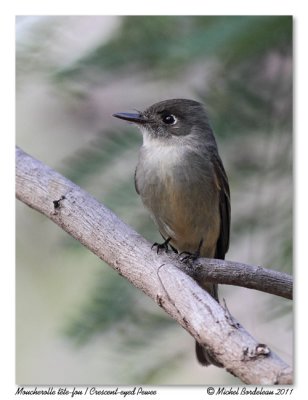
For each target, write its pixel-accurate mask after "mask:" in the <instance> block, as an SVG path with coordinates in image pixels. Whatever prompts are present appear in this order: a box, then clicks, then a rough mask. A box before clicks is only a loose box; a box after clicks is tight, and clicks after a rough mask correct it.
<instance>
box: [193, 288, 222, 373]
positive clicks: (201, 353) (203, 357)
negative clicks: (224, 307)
mask: <svg viewBox="0 0 308 400" xmlns="http://www.w3.org/2000/svg"><path fill="white" fill-rule="evenodd" d="M202 287H203V288H204V289H205V290H206V291H207V292H209V294H210V295H211V296H212V297H214V299H215V300H216V301H217V302H219V299H218V285H217V284H216V283H208V284H206V285H204V286H203V285H202ZM196 356H197V360H198V361H199V363H200V364H201V365H204V366H206V367H208V366H209V365H211V364H213V365H215V366H216V367H222V366H223V365H222V364H221V363H220V362H219V361H217V360H216V358H215V356H214V355H213V354H212V353H211V351H210V350H208V349H206V348H205V347H204V346H202V345H201V344H200V343H198V342H197V341H196Z"/></svg>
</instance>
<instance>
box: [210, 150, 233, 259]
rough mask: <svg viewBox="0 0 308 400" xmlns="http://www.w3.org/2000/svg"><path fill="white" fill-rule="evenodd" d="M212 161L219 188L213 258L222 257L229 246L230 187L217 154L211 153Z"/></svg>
mask: <svg viewBox="0 0 308 400" xmlns="http://www.w3.org/2000/svg"><path fill="white" fill-rule="evenodd" d="M212 163H213V166H214V172H215V175H216V178H217V185H218V188H219V213H220V233H219V237H218V240H217V245H216V253H215V258H219V259H222V260H223V259H224V258H225V254H226V252H227V251H228V248H229V239H230V221H231V205H230V189H229V183H228V177H227V174H226V172H225V169H224V167H223V164H222V161H221V159H220V157H219V155H218V154H215V155H213V158H212Z"/></svg>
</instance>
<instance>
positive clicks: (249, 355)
mask: <svg viewBox="0 0 308 400" xmlns="http://www.w3.org/2000/svg"><path fill="white" fill-rule="evenodd" d="M16 197H17V198H18V199H19V200H21V201H22V202H24V203H25V204H27V205H28V206H29V207H31V208H33V209H35V210H37V211H39V212H41V213H42V214H44V215H45V216H47V217H48V218H49V219H51V220H52V221H53V222H55V223H56V224H57V225H59V226H60V227H61V228H62V229H63V230H65V231H66V232H67V233H69V234H70V235H71V236H73V237H74V238H75V239H77V240H78V241H79V242H80V243H82V244H83V245H84V246H85V247H87V248H88V249H89V250H91V251H92V252H93V253H94V254H96V255H97V256H98V257H99V258H101V259H102V260H104V261H105V262H107V263H108V264H109V265H110V266H111V267H113V268H114V269H116V270H117V271H118V272H119V274H120V275H123V276H124V277H126V278H127V279H128V280H129V281H130V282H131V283H132V284H133V285H134V286H136V287H137V288H139V289H141V290H142V291H143V292H144V293H146V294H147V295H148V296H150V297H151V298H152V299H153V300H154V301H156V302H157V303H158V305H159V306H160V307H162V308H163V309H164V310H165V311H166V312H167V313H168V314H169V315H170V316H171V317H172V318H173V319H175V320H176V321H177V322H178V323H179V324H180V325H181V326H182V327H183V328H184V329H186V330H187V331H188V332H189V333H190V334H191V335H192V336H193V337H194V338H195V339H196V340H197V341H198V342H199V343H201V344H202V345H204V346H207V347H208V348H210V349H211V351H212V352H213V353H214V355H215V357H216V358H217V360H218V361H219V362H220V363H222V364H223V365H224V367H225V368H226V369H227V371H229V372H230V373H231V374H233V375H235V376H237V377H238V378H239V379H241V380H242V381H243V382H244V383H248V384H271V385H273V384H280V385H282V384H291V383H292V370H291V368H290V367H289V366H288V365H287V364H286V363H285V362H284V361H282V360H281V359H280V358H279V357H278V356H277V355H276V354H275V353H274V352H272V351H271V350H270V349H269V348H268V347H267V346H266V345H265V344H261V343H259V342H258V341H256V340H255V339H254V338H253V337H252V336H251V335H250V334H249V333H248V332H247V331H246V330H245V329H244V328H243V327H242V326H241V325H240V324H239V323H238V322H237V321H236V320H235V319H234V318H233V317H232V316H231V314H230V313H229V311H228V309H227V308H223V307H222V306H221V305H220V304H218V303H217V302H216V301H215V300H214V299H213V298H212V297H211V296H210V295H209V294H208V293H207V292H206V291H204V290H203V289H202V288H201V287H200V286H199V285H198V284H197V283H196V282H195V280H194V279H192V278H191V276H193V277H194V278H196V279H198V280H199V281H201V280H202V279H211V280H212V281H213V282H219V283H222V282H223V279H221V278H222V277H225V276H229V278H226V279H225V281H224V283H228V284H239V281H238V277H237V275H236V273H235V272H234V271H236V268H238V267H239V266H241V264H239V263H230V262H228V261H221V260H207V259H202V261H199V262H198V265H197V268H196V271H197V272H195V271H194V269H192V268H190V267H187V266H185V265H184V264H183V263H181V262H180V261H179V259H178V258H177V257H176V256H175V255H169V254H159V255H157V254H156V252H155V251H152V250H151V246H150V244H149V242H147V241H146V240H145V239H144V238H143V237H141V236H140V235H138V234H137V233H136V232H135V231H134V230H133V229H132V228H130V227H129V226H128V225H126V224H125V223H124V222H122V221H121V220H119V219H118V218H117V217H116V216H115V215H114V214H113V213H112V212H111V211H110V210H108V209H107V208H106V207H104V206H103V205H102V204H100V203H99V202H98V201H97V200H96V199H94V198H93V197H91V196H90V195H89V194H88V193H87V192H85V191H84V190H82V189H81V188H80V187H78V186H76V185H75V184H73V183H72V182H70V181H69V180H67V179H66V178H64V177H63V176H61V175H60V174H58V173H57V172H55V171H54V170H52V169H51V168H49V167H47V166H46V165H44V164H43V163H41V162H40V161H38V160H36V159H34V158H32V157H31V156H29V155H28V154H26V153H25V152H23V151H22V150H21V149H19V148H17V149H16ZM204 266H206V268H204ZM228 266H230V267H231V268H230V270H231V271H233V272H231V274H230V273H229V271H228ZM232 268H233V269H232ZM234 268H235V269H234ZM258 268H259V267H249V266H244V268H242V270H245V271H249V269H250V270H251V271H250V276H252V277H253V278H254V279H250V282H249V285H250V286H248V287H254V288H255V289H258V288H259V286H258V285H257V286H256V285H255V282H256V281H257V280H258V279H255V278H256V277H257V276H258V275H259V274H260V273H261V272H262V274H263V275H264V273H265V274H266V272H267V271H266V270H263V269H262V270H260V269H258ZM183 271H185V272H183ZM200 271H201V272H200ZM221 271H223V273H222V272H221ZM264 271H265V272H264ZM271 272H273V271H271ZM276 274H278V275H276ZM188 275H190V276H188ZM274 275H275V277H277V276H279V273H274ZM284 275H285V274H284ZM241 279H242V278H241ZM283 279H287V277H286V276H283ZM283 279H282V281H283ZM276 281H277V279H276V278H275V279H274V282H276ZM287 281H288V282H289V279H287ZM251 282H252V283H251ZM277 282H281V280H279V279H278V281H277ZM262 284H264V282H263V283H262ZM241 285H242V286H247V285H244V284H243V283H242V284H241ZM276 294H278V293H276Z"/></svg>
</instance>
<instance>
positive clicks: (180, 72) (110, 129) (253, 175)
mask: <svg viewBox="0 0 308 400" xmlns="http://www.w3.org/2000/svg"><path fill="white" fill-rule="evenodd" d="M169 98H191V99H195V100H198V101H201V102H203V103H204V104H205V105H206V108H207V110H208V114H209V117H210V120H211V122H212V127H213V129H214V131H215V133H216V137H217V141H218V145H219V151H220V155H221V158H222V160H223V162H224V165H225V169H226V171H227V174H228V176H229V182H230V189H231V206H232V221H231V245H230V250H229V252H228V254H227V259H229V260H234V261H241V262H244V263H248V264H255V265H262V266H264V267H267V268H272V269H275V270H279V271H285V272H288V273H292V197H293V186H292V185H293V183H292V17H286V16H268V17H266V16H265V17H264V16H217V17H205V16H196V17H193V16H138V17H133V16H121V17H120V16H92V17H91V16H87V17H74V16H57V17H47V16H46V17H38V16H36V17H29V16H27V17H22V16H20V17H17V18H16V129H17V132H16V142H17V145H19V146H20V147H21V148H22V149H23V150H24V151H26V152H28V153H29V154H31V155H32V156H34V157H36V158H38V159H39V160H41V161H43V162H44V163H46V164H47V165H49V166H51V167H52V168H54V169H56V170H57V171H58V172H60V173H62V174H63V175H64V176H66V177H67V178H69V179H71V180H72V181H73V182H75V183H76V184H78V185H80V186H81V187H82V188H84V189H85V190H87V191H89V192H90V193H91V194H92V195H93V196H95V197H96V198H97V199H98V200H99V201H101V202H102V203H104V204H105V205H106V206H108V207H109V208H110V209H111V210H113V211H114V212H115V213H116V214H117V215H118V216H119V217H120V218H122V219H123V220H124V221H125V222H126V223H128V224H130V225H131V226H133V227H134V229H135V230H137V231H138V232H139V233H141V234H142V235H144V236H145V237H146V238H147V239H148V240H149V241H150V242H155V241H160V240H161V238H160V236H159V234H158V233H157V230H156V228H155V226H154V224H153V222H152V221H151V220H150V217H149V216H148V214H147V212H146V211H145V210H144V208H143V206H142V205H141V201H140V199H139V198H138V196H137V194H136V193H135V189H134V182H133V176H134V169H135V165H136V162H137V156H138V148H139V147H140V145H141V143H142V138H141V135H140V134H139V132H138V131H137V130H136V128H134V127H133V126H130V125H126V124H125V123H123V121H118V120H116V119H114V118H112V117H111V115H112V114H113V113H115V112H121V111H128V112H129V111H132V110H134V109H141V110H142V109H144V108H146V107H147V106H149V105H151V104H153V103H155V102H157V101H160V100H165V99H169ZM16 225H17V226H16V234H17V237H16V382H17V383H18V384H29V385H31V384H41V385H43V384H68V385H69V384H80V385H85V384H127V385H129V384H135V383H136V384H137V383H139V384H143V385H146V384H149V385H163V384H224V385H227V384H229V385H231V384H239V383H240V382H239V381H238V380H237V379H236V378H234V377H233V376H231V375H230V374H228V373H227V372H225V371H224V370H221V369H218V368H215V367H209V368H203V367H201V366H199V365H198V363H197V361H196V359H195V354H194V340H193V339H192V338H191V337H190V336H189V334H188V333H187V332H186V331H184V330H183V329H182V328H181V327H179V326H178V325H177V324H176V323H175V322H173V321H172V320H170V318H169V317H168V316H167V315H165V314H164V313H163V312H162V311H161V309H160V308H159V307H158V306H157V305H156V304H154V302H152V301H151V300H150V299H148V298H147V297H146V296H145V295H144V294H143V293H142V292H140V291H139V290H137V289H135V288H134V287H132V286H131V285H130V284H129V283H128V282H127V281H126V280H125V279H124V278H122V277H120V276H119V275H118V274H117V273H116V272H114V271H113V270H112V269H111V268H110V267H108V266H107V265H105V264H104V263H102V262H101V261H100V260H99V259H98V258H96V257H95V256H94V255H93V254H91V253H90V252H89V251H88V250H86V249H85V248H84V247H83V246H82V245H80V244H79V243H78V242H77V241H75V240H74V239H72V238H71V237H69V236H68V235H67V234H66V233H65V232H63V231H62V230H61V229H60V228H58V227H57V226H56V225H54V224H53V223H52V222H51V221H49V220H48V219H47V218H46V217H44V216H42V215H40V214H39V213H37V212H36V211H33V210H31V209H30V208H28V207H27V206H25V205H24V204H22V203H20V202H17V204H16ZM220 297H221V298H225V299H226V302H227V304H228V308H229V309H230V312H231V313H232V314H233V315H234V316H235V317H236V318H237V319H238V320H239V321H240V322H241V323H242V324H243V325H244V327H245V328H246V329H247V330H248V331H249V332H250V333H251V334H252V335H253V336H254V337H255V338H256V339H258V340H259V341H260V342H261V343H266V344H268V345H269V346H270V348H271V349H272V350H273V351H275V352H277V353H278V355H279V356H280V357H281V358H283V359H284V360H285V361H286V362H287V363H290V364H292V363H293V339H292V336H293V315H292V302H291V301H288V300H285V299H280V298H276V297H274V296H271V295H267V294H265V293H261V292H256V291H253V290H248V289H243V288H238V287H227V286H221V287H220Z"/></svg>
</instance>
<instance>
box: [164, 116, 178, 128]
mask: <svg viewBox="0 0 308 400" xmlns="http://www.w3.org/2000/svg"><path fill="white" fill-rule="evenodd" d="M162 120H163V122H164V123H165V124H167V125H174V124H175V123H176V121H177V119H176V118H175V116H174V115H172V114H167V115H164V116H163V118H162Z"/></svg>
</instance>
